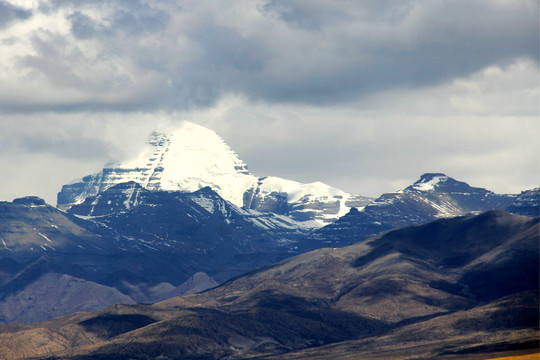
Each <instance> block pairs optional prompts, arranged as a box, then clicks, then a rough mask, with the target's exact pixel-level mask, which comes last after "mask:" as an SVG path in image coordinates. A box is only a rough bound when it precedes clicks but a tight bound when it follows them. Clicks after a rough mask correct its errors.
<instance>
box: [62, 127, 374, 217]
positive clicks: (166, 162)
mask: <svg viewBox="0 0 540 360" xmlns="http://www.w3.org/2000/svg"><path fill="white" fill-rule="evenodd" d="M130 181H133V182H136V183H138V184H139V185H140V186H141V187H142V188H144V189H147V190H155V191H160V190H164V191H180V192H194V191H197V190H199V189H202V188H204V187H210V188H211V189H212V190H214V191H215V192H216V193H218V194H219V196H221V197H222V198H224V199H225V200H227V201H229V202H231V203H232V204H234V205H236V206H238V207H244V208H247V209H252V210H258V211H263V212H276V213H279V214H286V215H289V216H291V217H292V218H293V219H295V220H298V221H303V222H305V221H311V220H317V222H315V223H314V224H313V226H322V225H324V224H325V223H328V222H331V221H333V220H335V219H337V218H338V217H339V216H342V215H344V214H345V213H347V211H348V209H349V207H350V206H362V205H363V199H361V198H359V197H353V198H351V199H350V201H349V198H350V194H347V193H345V192H343V191H341V190H339V189H336V188H333V187H331V186H328V185H326V184H323V183H321V182H314V183H310V184H302V183H299V182H296V181H292V180H286V179H282V178H278V177H273V176H266V177H257V176H255V175H253V174H251V173H250V172H249V171H248V167H247V165H246V164H245V163H244V162H243V161H242V160H241V159H240V158H239V157H238V155H237V154H236V153H235V152H234V151H233V150H232V149H231V148H230V147H229V146H228V145H227V144H226V143H225V142H224V140H223V139H222V138H221V137H220V136H218V135H217V134H216V133H215V132H214V131H212V130H210V129H207V128H205V127H203V126H200V125H197V124H194V123H190V122H182V123H180V124H178V125H176V126H174V127H162V128H159V129H157V130H155V131H154V132H153V133H152V134H150V139H149V141H148V142H147V143H146V145H145V147H144V148H143V149H142V151H140V152H139V153H137V154H133V156H132V157H131V158H130V159H126V160H122V161H117V162H109V163H107V164H106V165H105V167H104V168H103V170H102V171H101V172H99V173H97V174H93V175H89V176H85V177H83V178H82V180H79V181H76V182H72V183H70V184H67V185H64V186H63V187H62V191H61V192H60V193H58V207H59V208H61V209H63V210H68V209H69V208H70V207H72V206H73V205H75V204H82V203H84V201H85V199H87V198H89V197H92V196H96V195H98V194H101V193H103V192H105V191H106V190H107V189H109V188H111V187H113V186H115V185H118V184H121V183H127V182H130ZM364 202H365V201H364Z"/></svg>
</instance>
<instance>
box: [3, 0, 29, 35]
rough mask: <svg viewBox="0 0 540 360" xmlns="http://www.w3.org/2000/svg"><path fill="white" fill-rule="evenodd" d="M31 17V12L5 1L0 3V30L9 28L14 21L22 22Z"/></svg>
mask: <svg viewBox="0 0 540 360" xmlns="http://www.w3.org/2000/svg"><path fill="white" fill-rule="evenodd" d="M31 15H32V12H31V11H27V10H24V9H21V8H18V7H16V6H13V5H11V4H9V3H7V2H5V1H0V29H2V28H4V27H7V26H9V25H10V24H11V23H12V22H13V21H15V20H24V19H27V18H29V17H30V16H31Z"/></svg>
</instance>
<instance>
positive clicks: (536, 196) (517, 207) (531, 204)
mask: <svg viewBox="0 0 540 360" xmlns="http://www.w3.org/2000/svg"><path fill="white" fill-rule="evenodd" d="M505 210H506V211H508V212H511V213H513V214H518V215H524V216H538V215H540V188H536V189H532V190H526V191H522V192H521V194H519V195H518V197H517V199H516V201H515V202H514V203H513V204H512V205H510V206H508V207H507V208H506V209H505Z"/></svg>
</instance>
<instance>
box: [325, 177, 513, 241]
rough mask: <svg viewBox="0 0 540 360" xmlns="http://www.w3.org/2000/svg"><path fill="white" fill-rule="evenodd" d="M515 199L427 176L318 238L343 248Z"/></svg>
mask: <svg viewBox="0 0 540 360" xmlns="http://www.w3.org/2000/svg"><path fill="white" fill-rule="evenodd" d="M516 197H517V195H507V194H495V193H494V192H492V191H489V190H486V189H483V188H477V187H472V186H469V185H468V184H467V183H465V182H462V181H458V180H455V179H453V178H451V177H449V176H447V175H445V174H441V173H427V174H423V175H422V176H421V177H420V179H419V180H417V181H416V182H414V183H413V184H412V185H410V186H408V187H406V188H405V189H403V190H400V191H397V192H394V193H386V194H383V195H381V196H380V197H378V198H377V199H375V200H373V201H372V202H371V203H369V204H368V205H367V206H365V207H364V208H363V209H361V210H360V211H356V210H352V211H350V212H349V213H348V214H347V215H345V216H344V217H342V218H340V219H339V220H337V221H336V222H334V223H333V224H330V225H328V226H326V227H323V228H321V229H319V230H317V234H318V237H322V238H324V239H325V241H327V242H329V244H330V243H331V244H333V246H342V245H346V244H349V243H351V242H354V241H360V240H362V239H365V238H367V237H369V236H371V235H375V234H378V233H380V232H382V231H386V230H390V229H394V228H400V227H404V226H409V225H418V224H424V223H427V222H429V221H432V220H436V219H439V218H448V217H455V216H460V215H465V214H467V213H479V212H483V211H488V210H493V209H505V208H506V207H508V206H509V205H511V204H512V203H513V202H514V201H515V200H516Z"/></svg>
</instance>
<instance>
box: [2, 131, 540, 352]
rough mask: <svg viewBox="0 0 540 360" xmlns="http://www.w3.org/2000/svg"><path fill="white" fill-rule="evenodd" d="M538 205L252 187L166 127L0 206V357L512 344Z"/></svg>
mask: <svg viewBox="0 0 540 360" xmlns="http://www.w3.org/2000/svg"><path fill="white" fill-rule="evenodd" d="M539 209H540V188H536V189H531V190H525V191H523V192H521V193H520V194H496V193H494V192H492V191H489V190H487V189H483V188H477V187H472V186H470V185H468V184H467V183H465V182H462V181H459V180H456V179H453V178H451V177H449V176H447V175H445V174H443V173H426V174H423V175H421V176H420V178H419V179H418V180H417V181H416V182H414V183H412V184H411V185H410V186H408V187H406V188H404V189H403V190H400V191H397V192H393V193H386V194H382V195H381V196H380V197H378V198H376V199H372V198H368V197H364V196H359V195H352V194H348V193H346V192H344V191H341V190H339V189H336V188H333V187H331V186H328V185H325V184H323V183H320V182H316V183H311V184H302V183H299V182H295V181H291V180H285V179H281V178H277V177H272V176H262V177H257V176H254V175H252V174H251V173H250V172H249V171H248V168H247V166H246V164H245V163H244V162H243V161H241V160H240V159H239V157H238V156H237V155H236V154H235V153H234V151H233V150H232V149H230V147H228V146H227V145H226V144H225V142H224V141H223V140H222V139H221V138H220V137H219V136H218V135H217V134H216V133H215V132H213V131H211V130H209V129H205V128H203V127H201V126H199V125H195V124H191V123H184V124H182V125H181V126H180V127H178V128H175V129H172V130H170V129H169V130H167V131H164V130H160V131H156V132H154V133H153V134H152V135H151V136H150V140H149V142H148V143H147V144H146V145H145V147H143V149H142V150H141V152H140V153H138V154H134V156H132V158H131V159H127V160H123V161H115V162H109V163H107V165H105V167H104V168H103V169H102V170H101V171H100V172H98V173H96V174H93V175H88V176H85V177H83V178H82V179H79V180H75V181H73V182H71V183H70V184H67V185H64V186H63V187H62V189H61V191H60V192H59V193H58V204H57V207H53V206H51V205H48V204H46V203H45V202H44V201H43V200H42V199H40V198H38V197H35V196H27V197H24V198H19V199H15V200H13V202H0V323H9V325H5V326H3V327H2V328H1V329H0V339H1V340H0V357H2V356H3V357H5V358H14V359H15V358H16V359H21V358H29V357H31V356H34V355H35V356H42V355H43V356H45V355H46V354H49V355H50V356H51V357H50V358H51V359H53V358H59V359H60V358H61V359H64V358H65V359H94V358H95V359H98V358H99V359H108V358H111V359H112V358H115V359H116V358H122V357H116V356H117V354H120V353H122V351H124V353H122V354H124V355H125V358H126V359H127V358H130V359H132V358H133V359H147V358H148V359H154V358H160V359H177V358H182V359H184V358H194V359H195V358H197V359H203V358H224V357H225V358H231V359H232V358H239V359H240V358H252V357H261V356H262V357H264V358H267V357H268V358H272V357H278V358H291V359H293V358H318V357H317V356H319V355H318V354H321V355H320V356H319V358H339V356H341V355H343V357H346V355H350V354H351V352H354V353H358V354H363V355H362V356H364V357H365V358H370V357H369V356H372V357H371V358H377V356H378V358H387V357H386V356H387V354H394V355H395V356H397V357H398V358H401V357H409V356H410V355H411V354H414V349H418V351H419V353H422V354H424V355H425V357H434V356H435V354H436V355H437V357H439V356H446V355H448V356H458V354H460V351H461V352H462V353H463V354H469V353H472V352H475V351H480V352H486V351H492V350H493V351H495V350H497V349H506V350H509V349H511V348H513V347H516V348H517V350H518V351H522V350H523V349H525V350H526V351H529V350H530V349H531V348H533V347H534V346H533V345H534V344H537V343H534V340H533V338H534V336H536V335H537V328H536V330H535V326H537V323H536V322H534V321H532V320H531V319H532V317H531V316H533V317H534V318H537V315H536V314H537V312H538V311H537V310H538V309H537V306H536V307H535V306H533V305H532V304H534V303H535V302H536V303H537V301H538V294H537V293H538V241H537V240H538V215H539ZM502 210H504V211H502ZM510 213H512V214H516V215H512V214H510ZM398 229H399V230H398ZM219 284H222V285H219ZM212 288H215V289H213V290H208V291H206V292H203V293H201V294H199V295H192V296H187V297H186V296H185V295H189V294H194V293H197V292H200V291H204V290H207V289H212ZM177 296H184V297H182V298H176V297H177ZM171 298H172V299H171ZM166 299H171V300H166ZM160 301H161V302H160ZM155 302H158V303H157V304H156V305H152V306H150V305H144V304H148V303H155ZM112 304H117V305H113V306H112V307H109V308H107V309H105V310H101V311H100V312H98V313H96V314H94V313H89V312H93V311H98V310H100V309H103V308H105V307H107V306H110V305H112ZM118 304H124V305H118ZM135 304H139V305H135ZM128 305H129V306H128ZM81 311H82V312H84V313H81V314H77V313H76V312H81ZM535 311H536V312H535ZM69 314H72V315H69ZM62 315H66V316H67V317H64V318H59V319H56V320H51V319H53V318H56V317H58V316H62ZM489 319H491V320H489ZM36 321H46V322H45V323H38V324H32V325H17V324H14V323H27V324H30V323H33V322H36ZM475 322H478V324H479V325H478V326H476V325H471V324H473V323H475ZM232 323H234V324H236V325H232ZM237 323H238V324H240V325H238V324H237ZM242 324H244V325H242ZM246 324H247V325H246ZM535 324H536V325H535ZM441 327H449V329H445V330H444V331H442V330H437V331H440V335H439V337H435V338H433V339H437V340H436V341H435V340H433V341H432V342H429V341H428V342H426V341H421V339H422V337H426V336H428V335H427V334H429V333H430V332H433V331H435V330H434V329H440V328H441ZM475 329H476V330H475ZM475 331H476V332H475ZM171 334H172V335H171ZM174 334H183V335H182V336H181V338H182V339H183V340H179V338H178V336H176V335H174ZM535 334H536V335H535ZM169 335H170V336H169ZM173 335H174V336H173ZM409 335H410V336H409ZM464 337H465V340H464ZM31 339H36V340H35V341H34V340H31ZM186 339H188V340H186ZM400 339H405V341H404V344H405V345H403V347H402V348H399V346H398V345H397V344H398V343H399V341H401V340H400ZM473 339H475V340H474V341H476V342H474V341H473ZM443 340H444V341H443ZM374 341H376V342H377V343H379V342H380V344H381V345H380V351H379V352H378V353H375V352H373V347H372V345H370V344H372V343H373V342H374ZM505 342H506V343H508V344H507V345H505ZM2 344H5V345H4V347H2ZM133 344H136V345H133ZM148 344H158V345H156V346H157V348H156V347H154V345H148ZM414 344H417V345H418V347H416V346H417V345H414ZM479 344H482V345H479ZM133 346H134V347H133ZM479 346H480V348H479V349H480V350H478V347H479ZM482 346H485V347H486V348H482ZM19 347H20V349H21V350H18V348H19ZM314 347H316V349H317V350H315V348H314ZM119 349H124V350H119ZM370 349H371V350H370ZM400 349H401V350H400ZM107 354H108V355H107ZM114 354H116V355H114ZM148 354H154V355H148ZM324 354H326V355H324ZM340 354H341V355H340ZM374 354H378V355H376V356H375V355H374ZM396 354H397V355H396ZM452 354H453V355H452ZM368 355H369V356H368ZM394 355H392V356H394ZM424 355H422V356H424ZM130 356H131V357H130ZM373 356H375V357H373ZM411 356H412V355H411ZM467 356H468V355H467ZM45 358H49V357H45ZM450 358H451V357H450Z"/></svg>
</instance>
